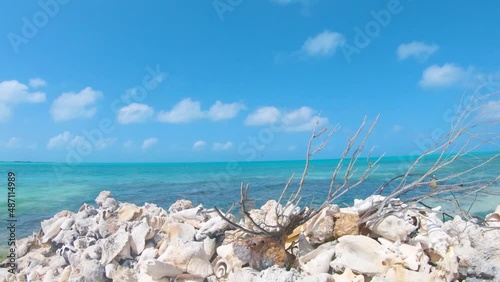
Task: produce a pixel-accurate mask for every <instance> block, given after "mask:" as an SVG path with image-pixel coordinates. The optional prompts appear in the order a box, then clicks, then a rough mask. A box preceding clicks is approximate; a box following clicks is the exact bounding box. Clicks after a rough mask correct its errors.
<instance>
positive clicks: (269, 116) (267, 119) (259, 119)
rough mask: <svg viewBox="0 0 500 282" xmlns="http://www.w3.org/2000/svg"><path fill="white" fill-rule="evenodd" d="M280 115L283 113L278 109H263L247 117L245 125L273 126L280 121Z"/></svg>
mask: <svg viewBox="0 0 500 282" xmlns="http://www.w3.org/2000/svg"><path fill="white" fill-rule="evenodd" d="M280 115H281V112H280V110H278V109H277V108H276V107H261V108H259V109H257V110H256V111H255V112H253V113H251V114H249V115H248V116H247V118H246V119H245V125H249V126H252V125H266V124H273V123H275V122H277V121H278V119H279V117H280Z"/></svg>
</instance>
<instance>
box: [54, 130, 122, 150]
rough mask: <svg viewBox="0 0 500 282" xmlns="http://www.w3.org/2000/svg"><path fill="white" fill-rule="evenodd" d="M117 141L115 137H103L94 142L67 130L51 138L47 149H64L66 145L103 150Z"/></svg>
mask: <svg viewBox="0 0 500 282" xmlns="http://www.w3.org/2000/svg"><path fill="white" fill-rule="evenodd" d="M115 142H116V139H115V138H102V139H99V140H97V142H95V143H92V142H91V141H90V140H87V138H85V137H83V136H80V135H74V134H72V133H71V132H69V131H65V132H63V133H60V134H58V135H56V136H54V137H52V138H50V139H49V142H48V143H47V149H49V150H53V149H62V148H65V147H66V146H70V147H77V146H90V147H91V148H92V149H96V150H103V149H106V148H108V147H109V146H111V145H113V144H114V143H115Z"/></svg>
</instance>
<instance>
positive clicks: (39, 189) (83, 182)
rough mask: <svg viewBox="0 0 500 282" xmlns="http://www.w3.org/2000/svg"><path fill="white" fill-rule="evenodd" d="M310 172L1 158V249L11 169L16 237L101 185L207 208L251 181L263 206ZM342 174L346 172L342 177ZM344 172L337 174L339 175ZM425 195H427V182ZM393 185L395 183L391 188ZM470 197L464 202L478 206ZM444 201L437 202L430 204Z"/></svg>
mask: <svg viewBox="0 0 500 282" xmlns="http://www.w3.org/2000/svg"><path fill="white" fill-rule="evenodd" d="M489 157H491V154H475V155H470V156H466V157H464V158H461V159H459V160H458V161H456V162H455V163H454V164H452V165H450V166H449V167H447V168H445V169H443V170H442V171H440V172H439V173H438V174H437V177H438V179H439V177H441V178H442V177H444V176H445V175H447V174H448V173H452V172H456V171H463V170H465V169H467V168H470V167H472V166H474V165H476V164H478V163H480V162H482V161H483V160H485V159H487V158H489ZM411 159H412V158H411V157H386V158H384V159H382V161H381V162H380V163H379V167H378V168H377V170H375V171H374V172H373V173H372V174H371V176H370V177H369V178H368V179H367V180H365V181H364V182H363V184H361V185H360V186H358V187H357V188H355V189H353V190H351V191H349V192H348V193H346V194H345V195H344V196H342V197H341V198H339V199H337V200H336V201H335V203H336V204H338V205H340V206H343V205H352V203H353V200H354V199H355V198H365V197H368V196H369V195H371V194H372V193H373V191H375V190H376V189H377V188H378V187H380V185H382V184H384V183H385V182H386V181H388V180H389V179H391V178H392V177H394V176H397V175H399V174H401V173H403V172H404V171H405V168H407V167H408V166H409V165H410V163H411ZM434 161H435V158H434V157H429V158H427V159H425V160H424V161H422V162H421V164H420V165H419V166H418V169H417V172H418V171H421V172H422V171H426V170H427V169H428V168H429V166H430V165H431V164H433V163H434ZM337 163H338V160H313V161H311V163H310V169H309V172H308V176H307V178H306V182H305V186H304V189H303V192H302V195H303V202H302V203H307V204H308V203H310V202H311V201H313V200H315V201H316V202H319V201H320V200H321V199H324V197H325V195H326V193H327V190H328V187H329V184H330V179H331V174H332V171H333V169H334V168H335V167H336V165H337ZM358 163H359V165H358V166H357V167H358V171H357V172H356V173H354V176H353V178H352V179H353V181H354V182H355V180H356V179H357V178H358V177H359V176H360V175H361V172H362V171H363V170H364V168H365V167H366V160H362V159H360V160H359V161H358ZM303 169H304V161H273V162H220V163H82V164H78V165H72V166H68V165H66V164H64V163H9V162H3V163H0V183H2V184H1V185H0V187H3V188H2V190H1V191H0V219H1V223H2V226H1V227H0V250H5V248H6V247H7V239H8V237H7V236H8V230H7V228H6V226H7V222H6V220H7V216H8V211H7V200H6V198H7V192H8V190H7V173H8V172H9V171H12V172H14V173H15V174H16V182H15V183H16V197H15V200H16V212H15V216H16V219H17V229H16V233H17V234H16V236H17V238H18V239H19V238H22V237H26V236H28V235H31V234H32V233H33V232H37V231H38V230H39V229H40V222H41V221H42V220H44V219H48V218H50V217H52V216H53V215H54V214H55V213H57V212H58V211H61V210H70V211H73V212H77V211H78V209H79V207H80V206H81V205H82V204H84V203H89V204H93V205H95V202H94V199H95V198H96V196H97V195H98V194H99V192H100V191H102V190H109V191H111V192H112V194H113V197H114V198H115V199H117V200H119V201H124V202H131V203H135V204H137V205H143V204H144V203H146V202H147V203H155V204H157V205H158V206H161V207H163V208H165V209H167V208H168V207H169V206H170V205H171V204H172V203H174V202H175V201H176V200H178V199H188V200H191V201H192V202H193V203H194V204H199V203H201V204H203V206H204V207H213V206H218V207H221V208H227V207H229V206H230V205H231V203H233V202H237V201H238V200H239V191H240V190H239V187H240V184H241V183H242V182H245V183H249V184H250V190H249V191H250V192H249V198H251V199H253V200H255V201H256V205H257V206H260V205H262V204H264V203H265V201H267V200H269V199H277V198H278V197H279V195H280V193H281V190H282V188H283V187H284V185H285V184H286V182H287V180H288V179H289V178H290V176H291V175H292V173H293V174H295V177H294V182H293V183H292V186H291V187H290V190H293V189H295V188H296V187H297V185H298V182H299V180H300V177H301V175H302V172H303ZM499 172H500V159H499V158H497V159H496V160H495V161H493V162H491V163H489V164H488V165H486V166H484V167H482V168H481V169H480V170H478V171H475V172H474V173H472V174H467V175H463V176H462V177H461V179H459V180H458V181H467V180H470V179H492V178H494V177H496V176H498V174H499ZM341 175H343V174H341ZM340 179H341V177H339V180H340ZM421 189H422V190H421V191H420V192H421V193H425V191H427V190H425V189H430V188H429V187H422V188H421ZM388 190H390V188H388ZM488 191H489V193H488V194H480V195H479V197H477V199H476V200H475V202H474V205H473V207H472V210H471V211H472V212H474V213H476V214H479V215H483V216H484V214H486V213H488V212H491V211H492V210H494V209H495V207H496V205H499V204H500V185H499V183H498V182H496V183H494V184H493V185H492V187H490V188H489V190H488ZM472 201H473V199H472V198H471V199H466V200H465V201H464V202H463V206H464V207H466V208H468V206H467V205H469V204H470V203H472ZM432 204H439V203H432Z"/></svg>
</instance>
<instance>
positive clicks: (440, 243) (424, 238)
mask: <svg viewBox="0 0 500 282" xmlns="http://www.w3.org/2000/svg"><path fill="white" fill-rule="evenodd" d="M442 226H443V222H442V221H441V220H439V218H438V217H437V214H436V213H430V214H429V215H428V216H426V217H422V221H421V228H420V230H419V234H418V235H417V236H416V237H415V241H416V242H420V243H421V244H422V247H423V248H424V249H431V250H433V251H434V252H435V253H437V254H438V255H440V256H441V257H444V256H445V255H446V252H447V250H448V247H449V246H450V243H451V237H450V236H449V235H448V234H447V233H446V232H445V231H444V230H443V228H442Z"/></svg>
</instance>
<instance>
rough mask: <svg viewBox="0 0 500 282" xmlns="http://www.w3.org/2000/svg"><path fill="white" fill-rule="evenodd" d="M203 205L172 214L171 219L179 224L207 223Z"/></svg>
mask: <svg viewBox="0 0 500 282" xmlns="http://www.w3.org/2000/svg"><path fill="white" fill-rule="evenodd" d="M202 211H203V205H201V204H200V205H198V206H196V207H194V208H190V209H186V210H181V211H178V212H174V213H171V214H170V218H171V219H173V220H176V221H178V222H186V221H189V220H194V221H200V222H201V221H205V216H203V214H202Z"/></svg>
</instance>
